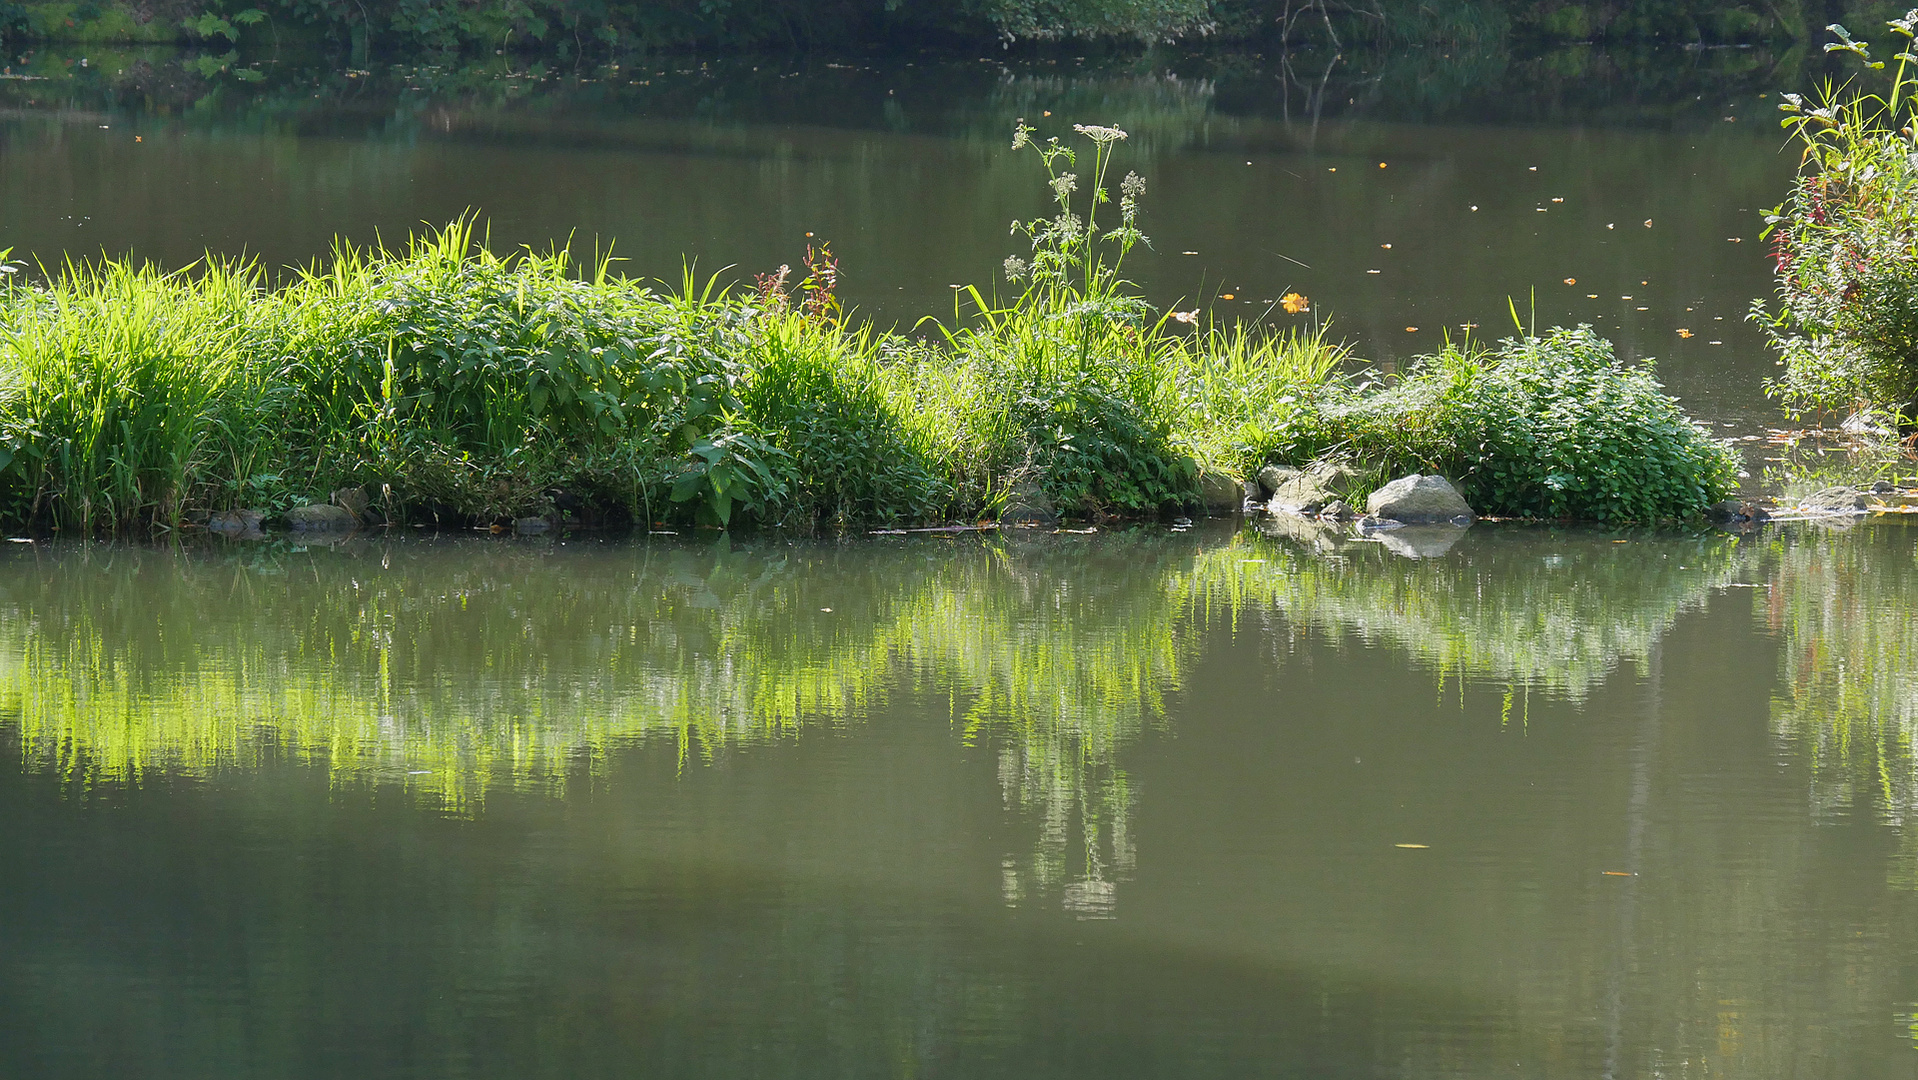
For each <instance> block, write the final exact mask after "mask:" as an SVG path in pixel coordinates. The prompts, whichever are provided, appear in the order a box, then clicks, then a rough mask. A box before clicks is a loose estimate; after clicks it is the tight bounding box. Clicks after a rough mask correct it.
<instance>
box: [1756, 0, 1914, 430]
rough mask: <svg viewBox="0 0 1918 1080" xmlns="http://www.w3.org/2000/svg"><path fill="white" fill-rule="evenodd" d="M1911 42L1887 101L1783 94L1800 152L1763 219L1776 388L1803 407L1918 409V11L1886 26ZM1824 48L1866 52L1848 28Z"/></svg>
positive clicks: (1843, 94)
mask: <svg viewBox="0 0 1918 1080" xmlns="http://www.w3.org/2000/svg"><path fill="white" fill-rule="evenodd" d="M1888 25H1889V26H1890V27H1891V29H1892V30H1893V32H1895V33H1896V34H1898V35H1900V36H1901V37H1903V38H1904V39H1905V42H1906V45H1907V50H1906V51H1903V52H1900V53H1899V54H1898V55H1897V57H1896V60H1897V67H1896V68H1894V69H1893V73H1892V76H1891V86H1890V90H1889V94H1890V96H1889V97H1881V96H1879V95H1876V94H1863V93H1852V92H1850V91H1849V89H1848V88H1843V89H1833V88H1832V87H1831V86H1830V85H1829V84H1827V85H1826V86H1825V88H1824V90H1823V93H1822V94H1821V95H1820V97H1821V99H1822V100H1821V103H1819V104H1817V105H1815V106H1812V107H1807V106H1806V103H1805V100H1804V99H1803V98H1802V97H1800V96H1799V95H1796V94H1787V95H1785V98H1786V100H1785V104H1784V105H1783V106H1782V108H1783V109H1784V110H1785V111H1786V112H1787V113H1788V114H1789V115H1788V116H1787V117H1786V119H1785V121H1784V125H1785V127H1786V128H1787V129H1789V130H1790V131H1791V132H1792V133H1793V135H1794V136H1795V137H1796V138H1797V140H1798V141H1799V142H1800V143H1802V144H1803V145H1804V158H1803V164H1802V166H1801V170H1800V176H1799V178H1798V180H1797V183H1796V184H1795V185H1794V187H1793V189H1792V197H1791V199H1790V200H1789V201H1788V202H1787V203H1785V204H1783V205H1781V206H1779V207H1776V208H1774V209H1773V210H1772V211H1771V212H1770V213H1769V214H1768V215H1767V216H1766V221H1767V222H1768V224H1769V228H1770V235H1771V237H1772V253H1773V258H1774V261H1775V269H1776V276H1777V282H1778V295H1779V298H1780V300H1781V301H1782V302H1783V303H1782V306H1781V310H1780V311H1779V312H1778V313H1777V314H1776V315H1773V314H1771V313H1769V312H1768V311H1767V310H1766V307H1765V305H1764V304H1763V302H1762V301H1760V302H1756V303H1754V304H1753V308H1752V316H1753V318H1754V319H1755V320H1757V321H1760V322H1763V323H1764V324H1765V325H1766V326H1767V328H1768V329H1769V331H1770V334H1771V337H1772V342H1773V344H1774V345H1775V346H1776V347H1777V348H1778V349H1779V351H1780V352H1781V354H1782V356H1783V363H1784V365H1785V372H1784V375H1783V376H1782V377H1781V378H1779V379H1777V380H1776V381H1774V382H1773V383H1771V384H1769V388H1770V389H1771V391H1772V392H1773V393H1774V394H1775V395H1777V396H1779V397H1782V398H1783V399H1784V400H1785V401H1786V402H1787V404H1789V405H1790V406H1791V407H1793V408H1798V409H1804V408H1809V409H1821V410H1822V409H1833V410H1861V409H1865V408H1871V407H1876V408H1881V409H1885V410H1889V411H1890V412H1892V413H1894V414H1897V415H1898V416H1900V417H1902V418H1904V419H1906V420H1907V421H1909V420H1911V419H1913V416H1914V413H1915V412H1918V135H1914V132H1913V125H1914V124H1915V123H1918V98H1914V96H1913V95H1914V93H1915V92H1918V55H1914V54H1913V53H1912V52H1911V51H1910V49H1909V46H1910V42H1911V40H1912V36H1913V33H1914V31H1915V30H1918V9H1913V10H1912V11H1909V12H1907V13H1906V14H1905V16H1904V18H1902V19H1897V20H1894V21H1892V22H1891V23H1889V24H1888ZM1831 30H1832V31H1833V32H1834V33H1836V34H1838V35H1839V41H1838V42H1837V43H1835V44H1832V45H1828V46H1826V49H1827V51H1844V52H1852V53H1856V54H1858V55H1859V56H1860V57H1863V58H1864V59H1865V60H1866V62H1867V63H1868V64H1869V65H1870V66H1871V67H1872V68H1873V69H1880V70H1881V69H1883V67H1884V64H1883V63H1882V62H1874V61H1871V60H1870V56H1869V51H1868V50H1867V49H1866V48H1865V46H1864V45H1863V44H1861V43H1859V42H1856V41H1853V40H1852V38H1851V35H1850V34H1849V33H1847V32H1846V31H1845V28H1844V27H1842V26H1839V25H1837V24H1836V23H1834V24H1832V26H1831Z"/></svg>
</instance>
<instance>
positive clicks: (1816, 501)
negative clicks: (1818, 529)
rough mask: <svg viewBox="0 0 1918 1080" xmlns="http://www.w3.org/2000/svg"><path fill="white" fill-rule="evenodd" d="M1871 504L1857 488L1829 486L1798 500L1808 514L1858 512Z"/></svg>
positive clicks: (1800, 506) (1799, 505)
mask: <svg viewBox="0 0 1918 1080" xmlns="http://www.w3.org/2000/svg"><path fill="white" fill-rule="evenodd" d="M1870 505H1871V500H1870V499H1868V498H1866V497H1865V495H1864V493H1863V492H1861V491H1859V490H1858V489H1857V488H1849V487H1828V488H1825V489H1824V490H1822V491H1814V492H1812V493H1811V494H1810V495H1807V496H1805V497H1804V498H1802V499H1800V500H1798V508H1799V509H1800V510H1803V511H1805V512H1806V513H1808V514H1856V513H1859V512H1861V511H1863V510H1864V509H1865V508H1866V507H1867V506H1870Z"/></svg>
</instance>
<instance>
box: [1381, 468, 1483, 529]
mask: <svg viewBox="0 0 1918 1080" xmlns="http://www.w3.org/2000/svg"><path fill="white" fill-rule="evenodd" d="M1365 512H1366V514H1367V515H1369V516H1373V517H1381V518H1390V519H1391V520H1393V521H1399V522H1404V523H1405V524H1407V525H1414V524H1425V523H1428V522H1436V521H1451V520H1452V519H1453V518H1458V517H1476V515H1474V514H1473V513H1472V507H1471V506H1470V505H1469V504H1467V503H1466V501H1465V498H1464V496H1462V495H1460V494H1459V493H1458V489H1457V488H1455V487H1453V486H1452V483H1451V481H1449V480H1447V479H1445V478H1444V477H1443V476H1420V475H1418V474H1417V473H1413V474H1412V475H1411V476H1401V477H1399V478H1398V479H1397V480H1394V481H1392V482H1391V483H1389V484H1387V485H1385V486H1384V487H1382V488H1380V489H1378V490H1377V491H1374V492H1373V493H1372V494H1371V495H1370V496H1368V497H1367V498H1366V500H1365Z"/></svg>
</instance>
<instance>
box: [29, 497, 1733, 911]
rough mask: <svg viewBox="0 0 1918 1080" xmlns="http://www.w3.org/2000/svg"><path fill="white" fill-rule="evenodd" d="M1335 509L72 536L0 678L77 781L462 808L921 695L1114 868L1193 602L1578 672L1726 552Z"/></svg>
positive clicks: (1613, 658)
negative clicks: (303, 542) (262, 542)
mask: <svg viewBox="0 0 1918 1080" xmlns="http://www.w3.org/2000/svg"><path fill="white" fill-rule="evenodd" d="M1335 536H1336V534H1333V533H1331V532H1326V533H1323V534H1310V533H1300V534H1298V535H1292V536H1272V535H1262V534H1260V533H1258V532H1255V531H1252V530H1246V531H1242V532H1220V533H1210V534H1205V535H1203V536H1201V535H1196V534H1186V535H1181V534H1167V533H1162V532H1157V531H1137V532H1125V533H1118V534H1107V535H1102V536H1097V537H1079V536H1057V537H1055V536H1047V537H1041V538H1035V539H1034V540H1032V541H1021V540H1017V539H1014V540H1009V541H1005V540H988V541H983V542H981V541H974V540H971V539H961V540H952V539H926V540H911V541H906V542H901V543H884V544H881V543H872V544H852V545H835V544H830V543H828V544H813V543H807V544H787V543H783V542H778V541H767V542H762V543H759V544H756V545H751V546H745V547H737V548H735V547H731V546H728V545H727V544H724V543H721V544H717V545H712V546H696V545H691V544H678V543H667V544H656V545H594V544H590V543H589V544H586V545H584V546H582V545H580V544H577V543H575V544H574V545H572V546H571V547H569V548H565V549H560V548H555V547H550V546H538V547H535V546H526V545H514V544H503V543H487V542H464V541H461V542H446V543H438V544H418V543H387V544H375V543H371V542H353V543H349V544H346V545H342V546H341V547H339V548H338V549H334V550H320V549H313V550H301V549H298V548H291V549H289V548H285V547H276V546H261V547H258V548H238V549H229V550H220V549H213V550H199V549H193V550H189V549H174V550H162V549H137V548H125V547H97V548H74V549H69V550H58V549H55V550H53V551H49V552H47V553H44V554H35V555H29V556H23V557H21V558H17V559H15V560H13V563H12V565H11V566H10V567H8V568H6V569H5V570H0V610H3V611H4V612H5V616H6V617H5V629H4V630H0V656H3V657H4V665H5V666H4V669H3V670H0V690H3V692H4V694H5V708H6V710H7V712H8V713H10V714H12V715H14V716H16V717H17V722H18V724H19V727H20V730H21V734H22V745H23V748H24V751H23V752H24V754H25V757H26V759H27V760H28V761H29V762H30V763H32V764H33V765H34V766H36V767H38V768H42V769H52V770H58V771H60V772H62V773H64V774H67V775H69V776H70V777H72V778H73V779H74V781H75V782H78V783H82V784H94V783H99V782H113V781H125V780H137V779H138V778H139V777H140V776H141V775H142V774H144V773H146V772H147V771H149V770H153V769H164V770H170V771H177V772H181V773H186V774H190V775H206V774H210V773H212V772H214V771H216V770H218V769H221V768H230V767H246V766H249V765H252V764H255V763H257V762H259V761H260V760H262V757H263V756H269V755H270V756H284V755H289V754H290V755H294V756H297V757H300V758H304V759H310V760H312V761H315V762H321V763H324V764H325V765H326V766H327V767H328V768H329V769H330V770H331V771H332V773H333V775H334V777H335V780H336V782H338V783H341V784H354V783H363V782H387V781H397V782H402V783H404V784H406V785H407V786H408V787H410V788H414V789H417V790H419V791H421V792H424V793H428V794H430V795H432V796H434V797H435V798H437V799H440V800H443V801H444V802H445V804H446V805H447V806H448V807H449V808H451V809H453V810H455V811H458V812H470V811H473V810H476V809H478V808H479V807H480V806H481V805H482V804H483V801H484V797H485V792H486V789H487V787H488V786H489V785H491V784H498V783H508V784H514V785H533V786H539V785H550V786H556V787H557V786H563V785H564V784H565V783H567V782H568V780H569V778H577V777H579V776H581V775H585V776H590V775H592V773H593V771H594V767H595V766H594V763H595V762H597V761H600V760H601V759H602V758H603V754H604V751H605V750H606V748H607V747H608V746H610V745H612V744H614V743H617V742H620V741H622V740H633V739H668V740H672V741H674V742H675V743H676V744H677V746H678V747H679V752H680V754H681V759H682V767H686V766H688V765H691V764H693V763H695V762H697V761H709V760H712V759H713V758H714V756H715V755H718V754H721V753H723V752H724V751H725V749H726V748H727V747H728V746H730V745H734V744H741V743H747V742H753V741H762V740H766V739H773V738H781V737H786V736H792V735H796V734H797V733H799V732H800V731H802V730H804V729H806V728H808V727H830V726H836V725H843V724H847V723H852V722H856V721H859V720H861V719H862V718H864V717H866V716H868V715H869V714H871V713H872V712H873V711H874V710H875V708H877V707H878V706H879V705H880V704H881V703H883V702H885V701H887V700H889V699H890V698H891V697H892V696H894V695H896V694H899V693H901V692H907V693H913V694H921V695H929V696H931V697H934V698H938V699H943V700H944V701H945V702H947V703H948V708H949V709H950V711H951V715H952V718H953V723H954V725H955V729H956V731H957V733H958V735H959V737H960V738H962V739H963V740H964V741H965V742H966V743H967V744H969V745H971V744H979V743H988V744H991V745H994V746H997V747H998V748H999V749H1000V750H1001V753H1002V755H1003V756H1002V759H1001V766H1000V772H1001V776H1002V778H1003V780H1004V784H1005V788H1006V797H1007V799H1008V800H1009V802H1012V803H1015V804H1017V805H1018V806H1020V807H1022V808H1026V809H1031V810H1037V811H1040V812H1041V814H1042V816H1043V818H1044V820H1045V821H1046V823H1047V832H1048V837H1049V839H1048V841H1047V844H1048V845H1049V847H1048V850H1051V849H1054V848H1060V847H1061V846H1062V844H1063V838H1064V835H1065V830H1066V828H1067V822H1069V821H1071V820H1073V819H1075V818H1083V819H1084V820H1085V821H1087V822H1097V823H1098V825H1097V828H1098V829H1099V830H1100V831H1101V833H1102V835H1104V836H1105V837H1106V840H1105V841H1104V846H1105V847H1106V848H1107V850H1108V853H1109V860H1110V862H1111V863H1112V864H1113V865H1114V866H1119V867H1123V866H1124V865H1126V863H1127V861H1128V860H1129V857H1130V856H1129V855H1127V854H1126V851H1127V850H1128V849H1127V846H1126V843H1125V841H1124V839H1123V835H1124V828H1125V815H1126V812H1127V811H1126V808H1127V807H1128V806H1129V805H1130V802H1131V794H1130V790H1129V787H1128V785H1127V782H1126V779H1125V775H1124V772H1123V770H1121V769H1119V768H1118V766H1117V764H1116V761H1117V757H1118V755H1119V752H1120V751H1121V750H1122V749H1123V748H1124V747H1125V746H1126V745H1128V744H1129V743H1131V742H1132V741H1133V740H1135V739H1136V738H1137V737H1138V736H1139V734H1140V732H1141V731H1142V730H1143V729H1144V728H1145V727H1146V726H1147V725H1149V724H1151V723H1154V722H1156V721H1158V720H1160V719H1161V718H1162V717H1163V716H1164V714H1165V697H1166V695H1167V694H1170V693H1175V692H1177V691H1178V690H1179V688H1180V685H1181V680H1182V678H1183V676H1184V672H1185V670H1186V669H1187V667H1188V665H1189V662H1190V660H1191V658H1192V657H1193V655H1194V651H1195V649H1196V647H1197V645H1198V642H1199V640H1200V637H1201V631H1203V630H1204V629H1205V627H1207V626H1208V625H1213V624H1219V623H1235V622H1236V621H1237V620H1241V619H1247V618H1278V619H1281V620H1283V621H1284V622H1285V623H1286V624H1287V625H1289V626H1291V627H1293V628H1294V629H1306V628H1309V629H1311V630H1315V631H1319V632H1322V633H1329V634H1334V635H1339V634H1347V633H1349V634H1352V635H1354V636H1355V637H1356V638H1357V639H1358V640H1360V641H1362V642H1365V643H1368V644H1369V643H1381V644H1385V645H1389V646H1391V647H1393V648H1395V649H1398V650H1400V651H1403V652H1404V653H1406V654H1407V655H1409V656H1410V657H1412V658H1414V659H1415V660H1416V661H1418V662H1419V663H1421V664H1423V665H1426V666H1427V667H1429V668H1431V669H1433V670H1434V671H1436V672H1437V673H1438V675H1439V678H1440V681H1441V684H1443V682H1444V680H1446V679H1448V678H1453V677H1457V678H1476V679H1482V680H1487V681H1491V682H1498V683H1506V684H1510V685H1512V686H1514V687H1516V688H1518V689H1520V690H1523V691H1529V690H1530V689H1532V688H1538V689H1543V690H1546V691H1550V692H1553V693H1556V694H1560V695H1564V696H1567V697H1570V698H1573V699H1579V698H1582V696H1583V695H1584V694H1585V693H1586V692H1587V690H1589V689H1590V688H1591V687H1592V686H1593V685H1594V684H1595V683H1596V682H1597V681H1598V680H1600V679H1602V678H1604V677H1605V676H1606V674H1607V673H1609V672H1610V671H1611V670H1613V669H1614V668H1615V667H1616V666H1617V665H1618V664H1619V662H1620V661H1621V660H1630V659H1639V658H1642V657H1643V656H1644V655H1645V654H1646V651H1647V650H1648V649H1649V647H1650V645H1651V643H1652V642H1653V641H1655V640H1656V639H1657V638H1658V637H1659V636H1660V635H1661V634H1663V633H1664V632H1665V630H1666V629H1667V628H1669V627H1670V625H1671V624H1672V622H1673V621H1674V620H1675V619H1676V618H1677V617H1678V615H1679V614H1680V613H1681V612H1683V611H1684V610H1686V609H1687V608H1689V607H1692V606H1695V605H1696V604H1698V603H1700V602H1701V601H1702V600H1703V599H1704V598H1705V597H1706V596H1708V595H1709V594H1710V592H1711V591H1712V590H1713V589H1714V588H1715V587H1716V586H1718V585H1721V584H1723V583H1724V582H1725V581H1726V580H1728V579H1729V578H1730V577H1731V576H1732V575H1733V574H1734V573H1735V572H1736V553H1737V550H1738V549H1737V544H1736V542H1735V541H1733V540H1731V539H1729V538H1710V539H1698V540H1678V541H1633V542H1629V543H1615V542H1613V538H1610V537H1605V536H1594V535H1586V534H1573V535H1566V536H1558V535H1554V534H1541V533H1535V532H1523V533H1508V532H1495V531H1489V530H1484V529H1480V530H1477V531H1475V532H1474V533H1472V534H1470V535H1468V536H1467V537H1466V539H1465V540H1464V542H1463V543H1461V544H1460V545H1459V546H1458V547H1457V548H1455V549H1453V550H1452V551H1451V553H1450V554H1449V555H1447V556H1445V557H1442V558H1425V559H1408V558H1403V557H1401V556H1400V555H1399V554H1397V553H1395V552H1394V551H1391V550H1388V549H1387V548H1386V547H1385V545H1383V544H1378V543H1369V542H1359V541H1352V540H1347V539H1337V538H1335ZM1086 827H1087V828H1093V826H1092V825H1090V824H1088V825H1087V826H1086ZM1042 877H1044V878H1047V879H1048V880H1049V879H1050V873H1049V872H1048V873H1046V874H1042Z"/></svg>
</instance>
